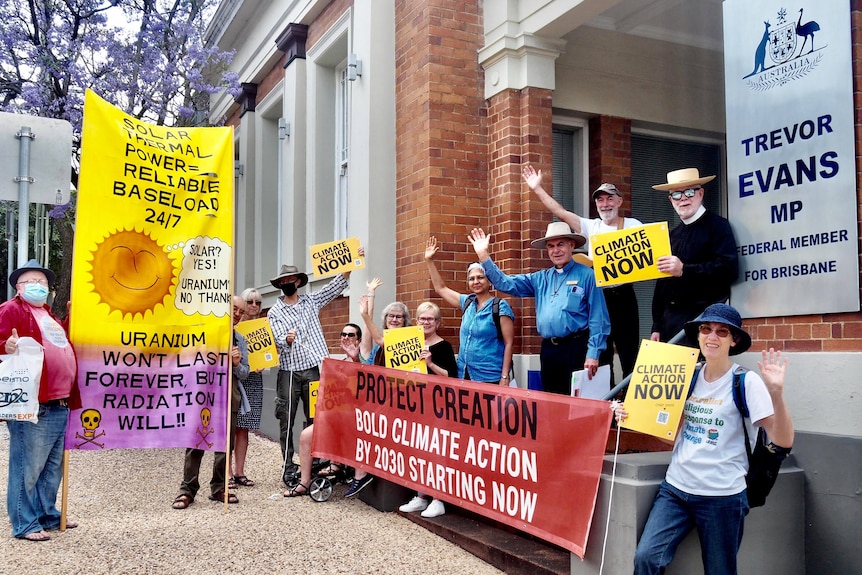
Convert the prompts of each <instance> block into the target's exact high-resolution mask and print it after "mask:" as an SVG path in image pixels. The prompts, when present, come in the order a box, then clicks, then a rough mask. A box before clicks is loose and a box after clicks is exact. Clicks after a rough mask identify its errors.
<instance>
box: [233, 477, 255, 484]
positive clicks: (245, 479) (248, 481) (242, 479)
mask: <svg viewBox="0 0 862 575" xmlns="http://www.w3.org/2000/svg"><path fill="white" fill-rule="evenodd" d="M233 481H234V482H235V483H236V484H237V485H242V486H243V487H254V481H252V480H251V479H249V478H248V477H246V476H245V475H234V476H233Z"/></svg>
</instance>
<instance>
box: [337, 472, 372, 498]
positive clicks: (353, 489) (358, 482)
mask: <svg viewBox="0 0 862 575" xmlns="http://www.w3.org/2000/svg"><path fill="white" fill-rule="evenodd" d="M373 479H374V476H373V475H366V476H365V477H363V478H362V479H356V478H355V477H354V478H353V481H352V482H351V483H350V487H348V488H347V491H346V492H345V493H344V496H345V497H354V496H355V495H356V494H357V493H359V492H360V491H362V490H363V489H365V486H366V485H368V484H369V483H371V480H373Z"/></svg>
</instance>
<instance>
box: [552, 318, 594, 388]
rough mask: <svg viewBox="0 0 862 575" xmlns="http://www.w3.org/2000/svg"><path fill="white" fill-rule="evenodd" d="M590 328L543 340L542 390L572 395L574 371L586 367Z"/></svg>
mask: <svg viewBox="0 0 862 575" xmlns="http://www.w3.org/2000/svg"><path fill="white" fill-rule="evenodd" d="M589 337H590V331H589V330H586V329H585V330H582V331H579V332H577V333H574V334H571V335H567V336H566V337H551V338H546V339H543V340H542V351H541V353H540V355H539V358H540V359H541V361H542V391H547V392H550V393H558V394H560V395H571V393H572V372H573V371H577V370H579V369H584V361H585V360H586V359H587V343H588V340H589Z"/></svg>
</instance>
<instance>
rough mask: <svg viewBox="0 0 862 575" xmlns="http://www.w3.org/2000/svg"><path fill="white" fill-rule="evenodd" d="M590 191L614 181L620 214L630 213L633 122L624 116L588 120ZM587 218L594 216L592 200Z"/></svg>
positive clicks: (627, 214)
mask: <svg viewBox="0 0 862 575" xmlns="http://www.w3.org/2000/svg"><path fill="white" fill-rule="evenodd" d="M589 146H590V150H589V162H590V175H589V177H590V188H589V189H590V193H592V191H593V190H595V189H596V188H598V187H599V186H600V185H601V184H602V183H604V182H610V183H612V184H614V185H615V186H616V187H617V188H618V189H619V190H620V191H621V192H622V193H623V194H624V195H625V198H626V200H628V201H625V202H624V203H623V206H622V208H621V209H620V213H621V214H622V215H624V216H631V215H632V209H631V191H632V122H631V120H628V119H626V118H614V117H611V116H597V117H595V118H592V119H591V120H590V144H589ZM590 217H591V218H597V217H598V212H597V211H596V205H595V202H590Z"/></svg>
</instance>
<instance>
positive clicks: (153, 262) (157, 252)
mask: <svg viewBox="0 0 862 575" xmlns="http://www.w3.org/2000/svg"><path fill="white" fill-rule="evenodd" d="M92 276H93V287H94V291H95V292H96V294H97V295H98V296H99V298H101V301H102V303H106V304H108V306H110V308H111V311H119V312H120V313H122V314H123V316H125V315H126V314H131V315H132V316H134V315H135V314H141V315H143V314H144V312H146V311H152V310H153V309H154V308H155V307H156V306H157V305H158V304H160V303H162V301H163V300H164V299H165V297H167V296H168V295H170V290H171V286H172V285H173V283H174V265H173V263H172V262H171V258H170V257H169V256H168V254H167V252H166V251H165V250H164V249H163V248H162V246H160V245H159V244H158V243H157V242H156V241H155V240H154V239H152V238H151V237H150V236H149V235H148V234H146V233H144V232H139V231H135V230H120V231H117V232H114V233H112V234H110V235H108V237H106V238H105V239H104V240H103V241H102V242H101V243H99V244H98V245H97V246H96V249H95V250H93V260H92Z"/></svg>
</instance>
